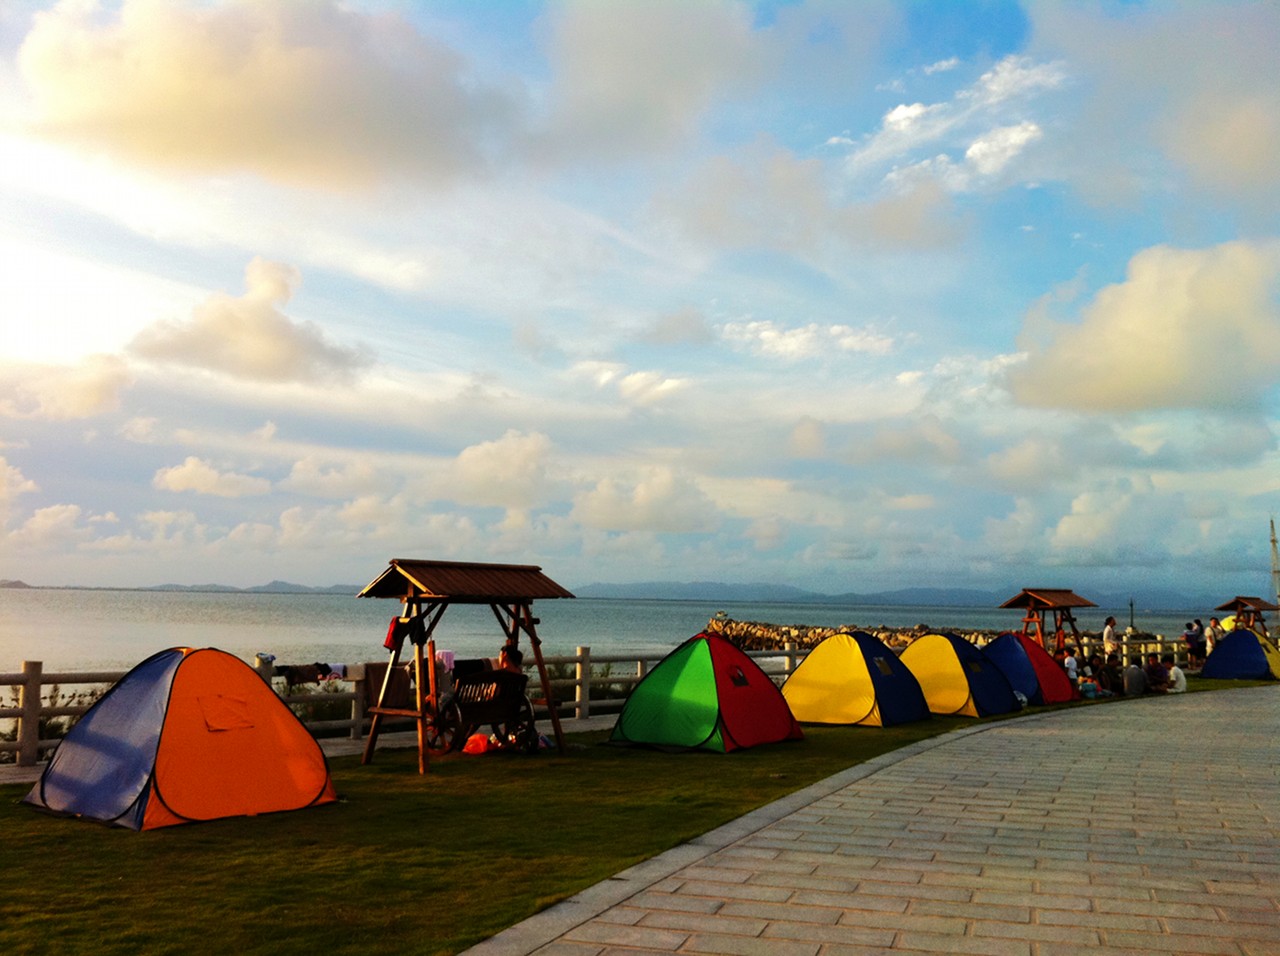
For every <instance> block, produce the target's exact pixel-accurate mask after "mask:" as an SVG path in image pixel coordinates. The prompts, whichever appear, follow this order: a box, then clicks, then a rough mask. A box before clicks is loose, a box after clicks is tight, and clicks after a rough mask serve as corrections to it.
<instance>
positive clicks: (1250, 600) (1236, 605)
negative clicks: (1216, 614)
mask: <svg viewBox="0 0 1280 956" xmlns="http://www.w3.org/2000/svg"><path fill="white" fill-rule="evenodd" d="M1214 610H1215V611H1236V612H1240V611H1280V607H1276V606H1275V605H1274V604H1272V603H1271V602H1270V601H1264V600H1263V599H1262V598H1258V597H1240V596H1239V595H1236V596H1235V597H1233V598H1232V599H1231V600H1230V601H1228V602H1227V603H1226V604H1219V605H1218V606H1217V607H1215V608H1214Z"/></svg>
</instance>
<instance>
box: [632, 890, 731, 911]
mask: <svg viewBox="0 0 1280 956" xmlns="http://www.w3.org/2000/svg"><path fill="white" fill-rule="evenodd" d="M721 885H723V884H721ZM723 904H724V901H723V900H718V899H712V898H710V897H708V896H691V895H689V894H687V893H658V892H653V891H646V892H644V893H637V894H636V895H635V896H633V897H631V898H630V899H629V900H627V902H626V904H625V905H626V906H628V907H640V908H642V909H651V910H678V911H680V912H683V913H714V912H715V911H716V910H718V909H719V908H720V907H721V906H722V905H723Z"/></svg>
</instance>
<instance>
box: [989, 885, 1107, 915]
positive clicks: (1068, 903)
mask: <svg viewBox="0 0 1280 956" xmlns="http://www.w3.org/2000/svg"><path fill="white" fill-rule="evenodd" d="M973 902H974V903H975V904H977V905H983V906H986V905H990V906H1027V907H1032V908H1036V909H1055V910H1069V911H1070V910H1074V911H1077V912H1088V911H1089V910H1091V909H1093V908H1094V901H1093V898H1092V897H1088V896H1071V895H1068V894H1049V893H1018V892H1009V891H1007V890H988V889H986V888H984V887H981V886H979V887H978V888H977V889H975V890H974V891H973Z"/></svg>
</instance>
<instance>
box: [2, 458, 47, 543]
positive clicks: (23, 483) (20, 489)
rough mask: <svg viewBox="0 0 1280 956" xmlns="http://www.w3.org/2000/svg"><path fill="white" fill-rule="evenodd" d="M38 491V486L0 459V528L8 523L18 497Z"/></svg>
mask: <svg viewBox="0 0 1280 956" xmlns="http://www.w3.org/2000/svg"><path fill="white" fill-rule="evenodd" d="M39 490H40V486H39V485H37V484H36V483H35V482H34V481H32V480H31V479H30V478H28V477H27V476H26V475H24V474H23V473H22V470H21V469H20V468H17V467H15V466H13V465H11V464H9V462H8V461H6V460H5V459H4V458H0V528H3V527H4V525H5V524H7V523H8V517H9V514H10V513H11V510H12V507H11V506H12V503H13V500H14V499H15V498H17V497H18V495H26V494H31V493H32V492H36V491H39Z"/></svg>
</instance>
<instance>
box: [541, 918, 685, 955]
mask: <svg viewBox="0 0 1280 956" xmlns="http://www.w3.org/2000/svg"><path fill="white" fill-rule="evenodd" d="M564 938H565V939H567V940H569V941H570V942H576V943H602V944H606V945H615V946H633V947H640V948H648V949H658V950H663V951H665V952H668V953H671V952H675V951H676V950H677V949H679V948H680V947H681V946H682V945H683V944H684V941H685V940H687V939H688V938H689V934H688V933H682V932H678V931H673V930H665V929H648V928H646V927H642V926H613V925H610V924H609V923H597V922H594V921H592V922H590V923H583V924H582V925H581V926H575V927H574V928H573V929H571V930H569V932H567V933H565V934H564Z"/></svg>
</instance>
